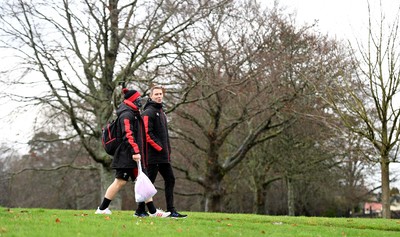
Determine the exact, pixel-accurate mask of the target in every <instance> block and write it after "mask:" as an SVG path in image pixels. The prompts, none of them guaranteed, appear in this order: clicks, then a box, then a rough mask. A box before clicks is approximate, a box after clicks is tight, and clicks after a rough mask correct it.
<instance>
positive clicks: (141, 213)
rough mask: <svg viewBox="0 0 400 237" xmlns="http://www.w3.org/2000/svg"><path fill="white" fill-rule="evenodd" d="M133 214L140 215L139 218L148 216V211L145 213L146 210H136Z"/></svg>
mask: <svg viewBox="0 0 400 237" xmlns="http://www.w3.org/2000/svg"><path fill="white" fill-rule="evenodd" d="M134 216H136V217H140V218H144V217H148V216H149V213H147V212H137V211H136V212H135V215H134Z"/></svg>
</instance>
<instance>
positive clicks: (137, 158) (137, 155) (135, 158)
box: [132, 154, 141, 162]
mask: <svg viewBox="0 0 400 237" xmlns="http://www.w3.org/2000/svg"><path fill="white" fill-rule="evenodd" d="M140 157H141V156H140V154H133V155H132V159H133V160H134V161H136V162H139V161H140Z"/></svg>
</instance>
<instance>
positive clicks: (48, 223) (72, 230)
mask: <svg viewBox="0 0 400 237" xmlns="http://www.w3.org/2000/svg"><path fill="white" fill-rule="evenodd" d="M184 213H185V214H188V215H189V217H188V218H186V219H171V218H164V219H161V218H136V217H133V216H132V214H133V212H132V211H113V214H112V215H110V216H104V215H95V214H94V210H56V209H26V208H11V209H9V208H0V236H41V237H43V236H52V237H53V236H55V237H63V236H146V237H153V236H154V237H155V236H157V237H159V236H195V237H200V236H208V237H210V236H249V237H253V236H339V237H344V236H362V237H368V236H371V237H376V236H378V237H386V236H393V237H395V236H396V237H399V236H400V220H398V219H397V220H396V219H392V220H385V219H361V218H354V219H347V218H320V217H288V216H262V215H251V214H227V213H203V212H184Z"/></svg>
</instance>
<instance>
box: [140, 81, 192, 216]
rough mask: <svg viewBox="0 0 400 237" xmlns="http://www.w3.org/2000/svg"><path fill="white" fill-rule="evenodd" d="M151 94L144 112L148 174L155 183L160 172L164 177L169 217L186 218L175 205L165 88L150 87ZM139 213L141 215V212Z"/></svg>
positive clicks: (141, 205) (141, 208)
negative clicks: (164, 109) (165, 108)
mask: <svg viewBox="0 0 400 237" xmlns="http://www.w3.org/2000/svg"><path fill="white" fill-rule="evenodd" d="M149 96H150V98H149V99H148V101H147V103H146V104H145V106H144V111H143V113H142V117H143V121H144V124H145V128H146V141H147V145H148V151H147V152H148V157H147V164H146V165H147V166H146V168H147V174H148V177H149V179H150V180H151V182H153V183H154V181H155V180H156V178H157V174H158V173H160V174H161V176H162V177H163V179H164V185H165V200H166V202H167V211H168V212H171V215H170V216H169V217H173V218H185V217H187V215H183V214H180V213H178V212H177V211H176V209H175V207H174V186H175V176H174V172H173V170H172V166H171V163H170V162H171V156H170V155H171V145H170V142H169V135H168V122H167V116H166V115H165V113H164V111H163V98H164V88H163V87H161V86H153V87H152V88H150V94H149ZM139 209H140V210H141V211H143V209H144V204H143V203H142V204H139ZM137 215H140V212H139V213H137Z"/></svg>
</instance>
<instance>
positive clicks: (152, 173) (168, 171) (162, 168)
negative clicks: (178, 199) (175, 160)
mask: <svg viewBox="0 0 400 237" xmlns="http://www.w3.org/2000/svg"><path fill="white" fill-rule="evenodd" d="M146 171H147V176H148V177H149V179H150V180H151V182H153V183H154V182H155V181H156V178H157V175H158V173H160V175H161V176H162V177H163V179H164V188H165V191H164V192H165V200H166V202H167V211H170V212H173V211H175V207H174V187H175V176H174V171H173V170H172V166H171V164H170V163H160V164H149V165H148V167H147V169H146ZM143 208H144V203H139V209H141V210H143Z"/></svg>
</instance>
